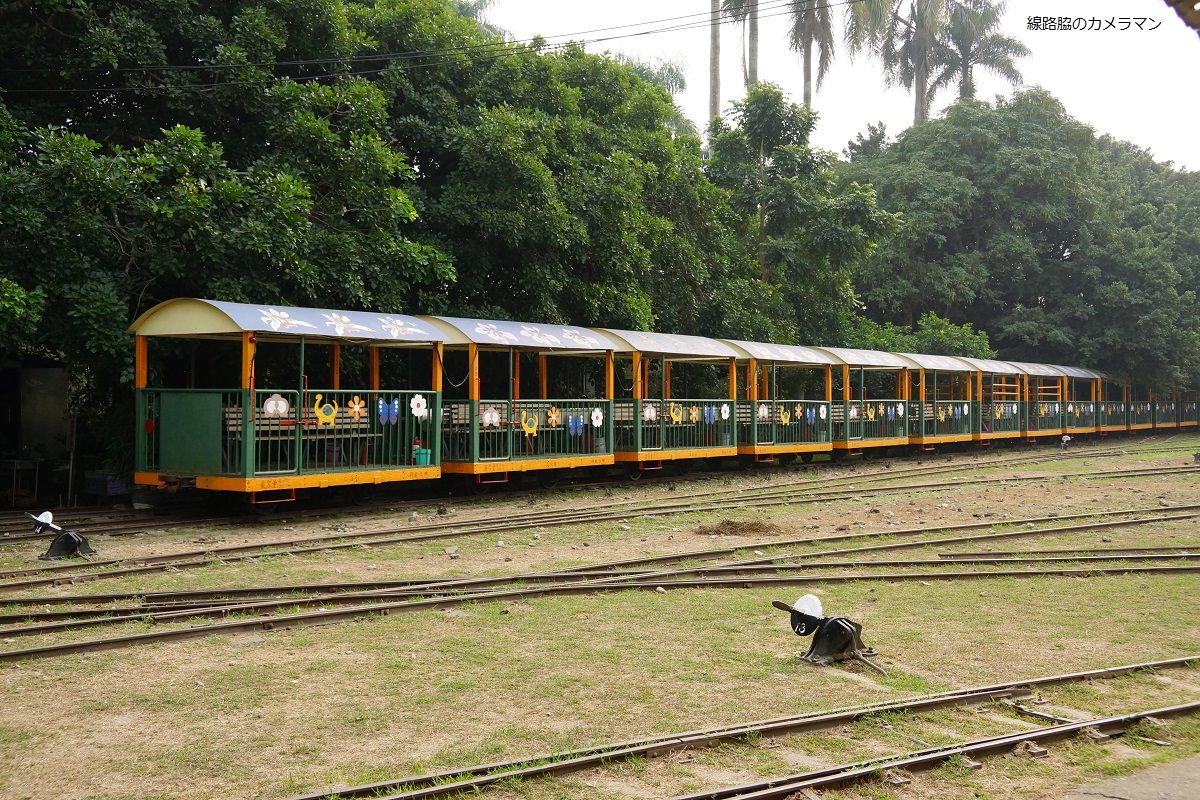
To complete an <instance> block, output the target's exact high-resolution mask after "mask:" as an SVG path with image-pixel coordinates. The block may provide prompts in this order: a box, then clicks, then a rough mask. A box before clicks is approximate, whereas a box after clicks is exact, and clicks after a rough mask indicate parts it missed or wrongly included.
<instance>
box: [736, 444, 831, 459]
mask: <svg viewBox="0 0 1200 800" xmlns="http://www.w3.org/2000/svg"><path fill="white" fill-rule="evenodd" d="M832 449H833V447H832V445H831V444H830V443H829V442H804V443H796V444H760V445H753V444H740V445H738V449H737V450H738V454H739V455H744V456H759V455H767V454H770V453H828V452H829V451H830V450H832Z"/></svg>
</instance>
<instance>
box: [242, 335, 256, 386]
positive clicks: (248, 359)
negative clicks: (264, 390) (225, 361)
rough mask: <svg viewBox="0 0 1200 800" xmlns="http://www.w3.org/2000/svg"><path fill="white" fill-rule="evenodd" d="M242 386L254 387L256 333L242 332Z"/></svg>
mask: <svg viewBox="0 0 1200 800" xmlns="http://www.w3.org/2000/svg"><path fill="white" fill-rule="evenodd" d="M242 388H243V389H253V388H254V333H253V332H251V331H243V332H242Z"/></svg>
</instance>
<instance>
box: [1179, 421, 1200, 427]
mask: <svg viewBox="0 0 1200 800" xmlns="http://www.w3.org/2000/svg"><path fill="white" fill-rule="evenodd" d="M1197 425H1200V422H1197V421H1196V420H1194V419H1193V420H1184V421H1183V422H1181V423H1179V427H1181V428H1194V427H1196V426H1197Z"/></svg>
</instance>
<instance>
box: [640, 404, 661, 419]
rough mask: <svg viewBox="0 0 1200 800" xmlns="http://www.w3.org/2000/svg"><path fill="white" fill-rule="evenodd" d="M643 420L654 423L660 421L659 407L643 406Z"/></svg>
mask: <svg viewBox="0 0 1200 800" xmlns="http://www.w3.org/2000/svg"><path fill="white" fill-rule="evenodd" d="M642 419H644V420H646V422H654V420H656V419H658V406H655V405H651V404H649V403H647V404H646V405H644V406H642Z"/></svg>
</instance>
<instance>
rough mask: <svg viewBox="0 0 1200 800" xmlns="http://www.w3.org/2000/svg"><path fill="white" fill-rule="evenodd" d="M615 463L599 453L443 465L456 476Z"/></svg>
mask: <svg viewBox="0 0 1200 800" xmlns="http://www.w3.org/2000/svg"><path fill="white" fill-rule="evenodd" d="M612 463H613V457H612V455H611V454H606V453H599V454H597V455H590V456H563V457H562V458H521V459H517V460H515V461H480V462H479V463H476V464H472V463H471V462H470V461H447V462H443V463H442V472H445V473H448V474H449V473H452V474H455V475H492V474H495V473H497V472H529V471H531V470H539V469H575V468H576V467H604V466H610V465H611V464H612Z"/></svg>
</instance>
